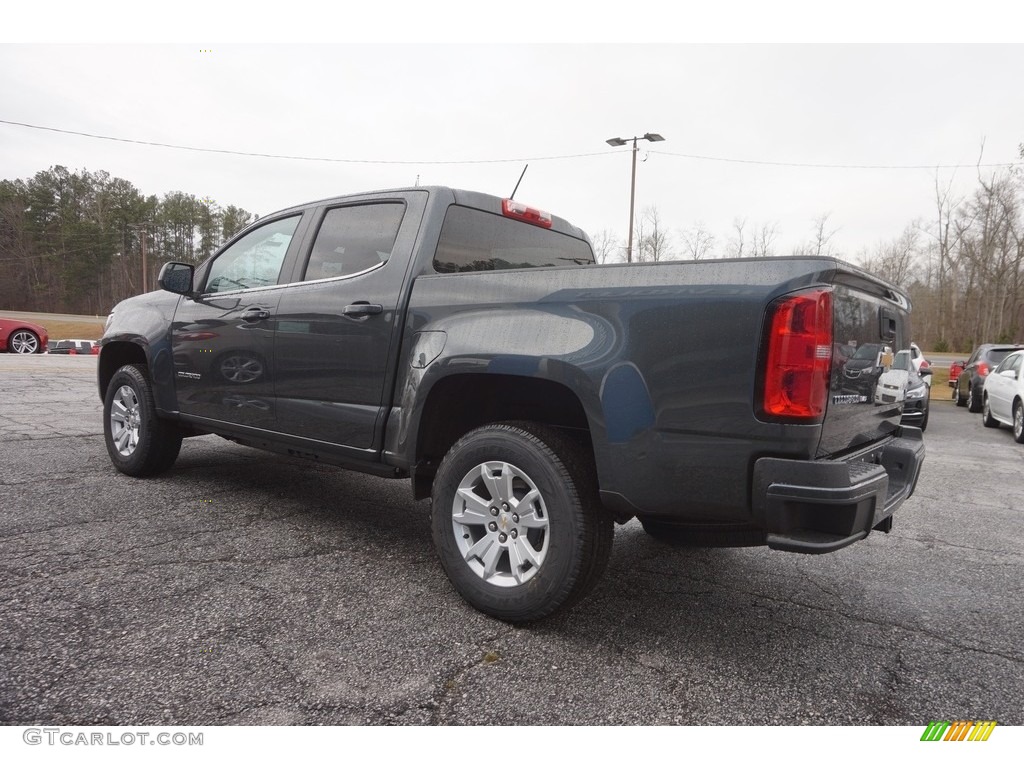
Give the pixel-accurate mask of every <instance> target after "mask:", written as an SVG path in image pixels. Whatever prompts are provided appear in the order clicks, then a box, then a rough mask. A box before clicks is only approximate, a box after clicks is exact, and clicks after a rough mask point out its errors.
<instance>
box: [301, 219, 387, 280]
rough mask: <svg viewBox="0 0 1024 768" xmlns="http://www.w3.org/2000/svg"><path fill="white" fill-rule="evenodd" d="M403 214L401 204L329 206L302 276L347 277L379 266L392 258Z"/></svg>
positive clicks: (315, 278)
mask: <svg viewBox="0 0 1024 768" xmlns="http://www.w3.org/2000/svg"><path fill="white" fill-rule="evenodd" d="M404 215H405V204H404V203H370V204H366V205H349V206H345V207H343V208H332V209H331V210H329V211H328V212H327V213H326V214H325V215H324V220H323V223H322V224H321V225H320V230H319V231H318V232H317V233H316V240H315V241H314V242H313V252H312V253H311V254H310V256H309V263H308V264H307V265H306V273H305V275H303V277H302V279H303V280H325V279H327V278H331V277H346V276H348V275H355V274H358V273H360V272H365V271H366V270H368V269H372V268H373V267H379V266H380V265H381V264H383V263H385V262H386V261H387V260H388V259H390V258H391V249H392V248H394V246H395V238H397V237H398V228H399V226H401V224H402V216H404Z"/></svg>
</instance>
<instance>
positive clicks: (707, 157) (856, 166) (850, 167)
mask: <svg viewBox="0 0 1024 768" xmlns="http://www.w3.org/2000/svg"><path fill="white" fill-rule="evenodd" d="M0 124H3V125H14V126H19V127H21V128H31V129H33V130H37V131H50V132H52V133H63V134H66V135H68V136H83V137H85V138H88V139H102V140H103V141H117V142H121V143H123V144H140V145H143V146H148V147H163V148H165V149H181V150H186V151H188V152H209V153H213V154H218V155H239V156H242V157H263V158H268V159H273V160H303V161H308V162H319V163H351V164H361V165H483V164H491V163H524V162H535V161H541V160H570V159H574V158H578V157H598V156H600V155H616V154H621V151H617V150H612V151H604V152H582V153H578V154H571V155H546V156H542V157H510V158H502V159H496V160H356V159H353V158H339V157H312V156H306V155H278V154H273V153H269V152H243V151H241V150H235V149H211V148H209V147H190V146H187V145H184V144H169V143H165V142H160V141H145V140H142V139H125V138H121V137H118V136H104V135H102V134H98V133H86V132H84V131H72V130H68V129H65V128H51V127H49V126H45V125H33V124H32V123H21V122H17V121H14V120H2V119H0ZM648 152H649V153H650V154H652V155H664V156H667V157H682V158H685V159H687V160H705V161H708V162H715V163H738V164H742V165H769V166H775V167H780V168H826V169H827V168H831V169H836V170H899V171H904V170H934V169H957V168H1012V167H1014V166H1018V165H1024V161H1021V160H1016V161H1013V162H1008V163H930V164H923V165H882V164H853V163H796V162H781V161H775V160H748V159H743V158H736V157H716V156H714V155H695V154H686V153H682V152H666V151H664V150H648Z"/></svg>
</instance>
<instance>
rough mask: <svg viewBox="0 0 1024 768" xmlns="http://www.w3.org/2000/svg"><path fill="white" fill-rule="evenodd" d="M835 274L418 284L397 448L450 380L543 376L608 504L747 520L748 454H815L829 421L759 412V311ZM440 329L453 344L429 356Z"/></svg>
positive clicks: (619, 270) (707, 273)
mask: <svg viewBox="0 0 1024 768" xmlns="http://www.w3.org/2000/svg"><path fill="white" fill-rule="evenodd" d="M836 272H837V265H836V262H835V261H834V260H831V259H766V260H758V259H744V260H724V261H708V262H686V263H667V264H657V265H609V266H592V267H578V268H565V269H563V268H558V269H538V270H520V271H504V272H480V273H465V274H453V275H438V276H430V277H421V278H419V279H417V281H416V283H415V285H414V286H413V290H412V295H411V299H410V306H409V314H408V318H407V324H406V331H405V336H404V339H403V347H402V358H401V359H400V365H399V371H400V380H399V382H398V386H397V388H396V395H395V406H396V407H395V409H394V410H393V413H392V417H393V418H394V419H395V420H396V421H395V428H394V430H393V431H392V433H391V439H390V440H389V445H388V449H389V451H390V452H392V453H393V454H394V455H396V456H401V457H405V461H406V462H408V463H409V464H411V463H414V462H415V460H416V456H415V447H416V436H417V431H418V428H419V415H420V413H421V411H422V406H423V403H424V402H425V400H426V398H427V396H428V394H429V392H430V390H431V388H432V387H433V386H435V385H436V384H437V382H438V381H440V380H442V379H443V378H444V377H446V376H451V375H455V374H478V375H487V374H488V373H493V372H500V373H503V374H506V375H508V374H512V375H518V376H523V377H541V378H545V379H549V380H551V381H554V382H557V383H560V384H564V385H565V386H566V387H568V388H570V389H571V390H572V391H573V392H574V393H576V395H577V397H578V398H579V400H580V402H581V403H582V405H583V408H584V411H585V413H586V415H587V419H588V422H589V426H590V431H591V436H592V441H593V445H594V452H595V459H596V462H597V469H598V475H599V481H600V486H601V490H602V497H603V498H604V500H605V502H606V504H609V506H612V507H613V508H616V509H617V510H621V511H626V512H629V513H634V514H635V513H637V512H642V513H646V514H649V515H662V516H671V515H674V514H676V513H678V512H680V511H682V510H685V513H686V515H687V517H688V519H690V520H694V521H707V522H739V521H745V520H746V519H747V518H748V515H749V501H750V488H749V478H750V470H751V467H752V464H753V461H754V460H755V459H756V458H758V457H759V456H762V455H773V456H783V457H791V458H811V457H814V456H815V455H816V454H817V451H818V446H819V440H820V437H821V425H820V424H818V425H813V424H812V425H792V424H778V423H768V422H764V421H760V420H758V419H757V418H756V417H755V415H754V407H753V400H754V397H755V389H756V384H757V377H756V371H757V366H758V355H759V348H760V337H761V333H762V327H763V323H764V316H765V308H766V306H767V304H768V303H769V302H770V301H771V300H772V299H774V298H775V297H777V296H780V295H783V294H785V293H789V292H791V291H794V290H797V289H800V288H806V287H811V286H817V285H828V284H830V283H831V282H832V280H833V279H834V277H835V275H836ZM431 331H436V332H440V334H443V335H444V337H445V339H446V340H445V342H444V344H443V349H441V351H440V352H439V353H438V352H437V349H436V348H435V349H433V350H431V351H430V354H429V355H426V354H423V349H422V346H423V344H424V342H423V340H424V339H428V340H429V339H437V338H438V336H437V335H436V334H431V333H428V332H431ZM436 346H438V345H436V344H435V347H436ZM435 354H436V357H434V355H435ZM431 358H433V359H432V361H431ZM414 360H418V361H419V363H420V364H422V363H423V362H425V361H430V362H428V364H426V365H424V366H422V367H416V366H414V365H413V364H412V363H413V361H414Z"/></svg>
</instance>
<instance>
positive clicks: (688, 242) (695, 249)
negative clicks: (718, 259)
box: [681, 221, 715, 261]
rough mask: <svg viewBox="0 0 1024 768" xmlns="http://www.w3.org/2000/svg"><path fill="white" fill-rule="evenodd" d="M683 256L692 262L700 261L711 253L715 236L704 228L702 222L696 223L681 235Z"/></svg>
mask: <svg viewBox="0 0 1024 768" xmlns="http://www.w3.org/2000/svg"><path fill="white" fill-rule="evenodd" d="M681 239H682V241H683V256H685V257H686V258H688V259H692V260H693V261H700V260H701V259H703V258H704V257H705V256H707V255H708V254H709V253H710V252H711V248H712V247H713V246H714V244H715V236H714V235H713V234H711V233H710V232H709V231H708V230H706V229H705V228H704V223H703V222H700V221H698V222H696V223H695V224H694V225H693V226H692V227H690V228H689V229H684V230H683V231H682V233H681Z"/></svg>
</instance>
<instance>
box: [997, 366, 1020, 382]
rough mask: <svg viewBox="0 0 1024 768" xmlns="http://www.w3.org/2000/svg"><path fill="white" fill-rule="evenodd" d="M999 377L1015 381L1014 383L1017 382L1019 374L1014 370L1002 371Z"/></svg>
mask: <svg viewBox="0 0 1024 768" xmlns="http://www.w3.org/2000/svg"><path fill="white" fill-rule="evenodd" d="M999 375H1000V376H1005V377H1006V378H1008V379H1013V380H1014V381H1016V380H1017V372H1016V371H1014V370H1009V369H1008V370H1005V371H1000V372H999Z"/></svg>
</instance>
